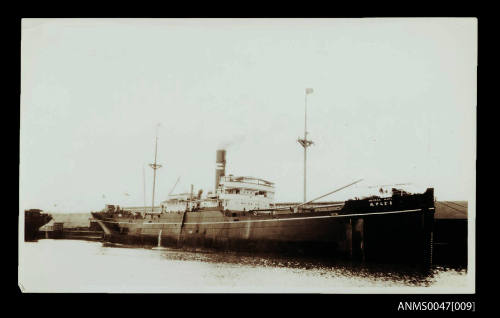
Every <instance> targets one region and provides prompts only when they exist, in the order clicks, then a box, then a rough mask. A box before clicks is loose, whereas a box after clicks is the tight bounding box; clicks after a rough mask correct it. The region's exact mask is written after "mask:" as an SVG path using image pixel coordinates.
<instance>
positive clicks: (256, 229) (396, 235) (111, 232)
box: [94, 208, 434, 266]
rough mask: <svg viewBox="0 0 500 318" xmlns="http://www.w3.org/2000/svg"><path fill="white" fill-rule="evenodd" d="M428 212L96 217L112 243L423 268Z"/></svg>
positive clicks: (427, 257) (428, 244) (428, 258)
mask: <svg viewBox="0 0 500 318" xmlns="http://www.w3.org/2000/svg"><path fill="white" fill-rule="evenodd" d="M433 215H434V209H433V208H430V209H428V208H419V209H407V210H395V211H394V210H393V211H385V212H382V213H380V212H373V213H362V214H361V213H351V214H344V215H339V214H338V212H306V213H293V214H292V213H288V214H284V215H273V216H265V217H262V216H253V215H251V214H246V215H238V216H236V217H230V216H227V215H225V214H224V213H223V212H222V211H204V212H180V213H167V214H162V215H160V216H158V217H151V218H150V219H147V218H146V219H142V218H141V219H117V218H105V217H102V215H99V214H95V215H94V217H95V218H96V219H97V218H100V219H99V220H98V223H99V224H100V225H101V227H102V228H103V230H104V232H105V236H104V237H105V240H107V241H110V242H116V243H125V244H140V245H149V246H157V245H161V246H170V247H206V248H215V249H219V250H234V251H259V252H277V253H282V254H300V255H315V256H326V257H342V258H349V259H355V260H363V261H376V262H382V263H385V262H390V263H406V264H417V265H424V266H429V265H430V263H431V262H432V222H433Z"/></svg>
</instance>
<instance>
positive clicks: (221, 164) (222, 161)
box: [215, 149, 226, 192]
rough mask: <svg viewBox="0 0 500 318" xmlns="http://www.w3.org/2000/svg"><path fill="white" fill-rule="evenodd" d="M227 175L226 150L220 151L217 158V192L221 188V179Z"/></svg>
mask: <svg viewBox="0 0 500 318" xmlns="http://www.w3.org/2000/svg"><path fill="white" fill-rule="evenodd" d="M225 175H226V150H224V149H219V150H217V154H216V156H215V192H217V188H218V187H219V181H220V177H223V176H225Z"/></svg>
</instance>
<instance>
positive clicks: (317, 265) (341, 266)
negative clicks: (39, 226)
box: [19, 239, 473, 293]
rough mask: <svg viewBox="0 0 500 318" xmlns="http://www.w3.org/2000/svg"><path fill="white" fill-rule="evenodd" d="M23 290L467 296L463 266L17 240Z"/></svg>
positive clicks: (469, 286) (469, 283)
mask: <svg viewBox="0 0 500 318" xmlns="http://www.w3.org/2000/svg"><path fill="white" fill-rule="evenodd" d="M19 249H20V250H19V252H20V257H19V262H20V266H19V283H20V286H22V287H21V289H22V290H23V291H25V292H119V293H122V292H134V293H142V292H146V293H149V292H151V293H161V292H178V293H179V292H180V293H184V292H197V293H207V292H208V293H210V292H225V293H227V292H230V293H233V292H237V293H239V292H247V293H269V292H270V293H467V292H472V291H473V277H472V275H471V273H467V271H466V270H465V269H450V268H443V267H436V268H434V269H433V271H432V273H431V274H430V275H426V276H423V275H420V274H416V273H414V272H408V271H406V270H403V269H400V268H395V267H392V268H391V267H388V266H379V265H366V264H365V265H362V264H353V263H345V262H344V263H342V262H333V261H325V260H314V259H305V258H297V257H284V256H281V257H280V256H276V255H252V254H248V253H246V254H242V253H223V252H214V251H206V250H204V251H196V252H193V251H184V250H178V249H162V250H156V249H146V248H139V247H117V246H109V245H107V244H103V243H101V242H89V241H79V240H50V239H43V240H39V241H38V242H22V243H20V247H19Z"/></svg>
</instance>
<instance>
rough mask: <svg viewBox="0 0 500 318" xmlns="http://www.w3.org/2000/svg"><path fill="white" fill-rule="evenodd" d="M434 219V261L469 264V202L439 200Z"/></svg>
mask: <svg viewBox="0 0 500 318" xmlns="http://www.w3.org/2000/svg"><path fill="white" fill-rule="evenodd" d="M435 206H436V215H435V220H434V263H435V264H442V265H454V266H467V258H468V202H467V201H437V202H436V203H435Z"/></svg>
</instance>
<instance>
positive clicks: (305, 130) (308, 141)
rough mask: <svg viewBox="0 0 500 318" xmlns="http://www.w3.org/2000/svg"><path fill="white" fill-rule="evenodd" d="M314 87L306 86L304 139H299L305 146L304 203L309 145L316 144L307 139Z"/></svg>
mask: <svg viewBox="0 0 500 318" xmlns="http://www.w3.org/2000/svg"><path fill="white" fill-rule="evenodd" d="M312 93H313V89H312V88H306V94H305V107H304V139H297V141H298V142H299V144H300V145H301V146H302V147H304V203H305V202H306V199H307V194H306V187H307V183H306V175H307V147H309V146H311V145H312V144H314V142H313V141H312V140H307V95H308V94H312Z"/></svg>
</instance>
